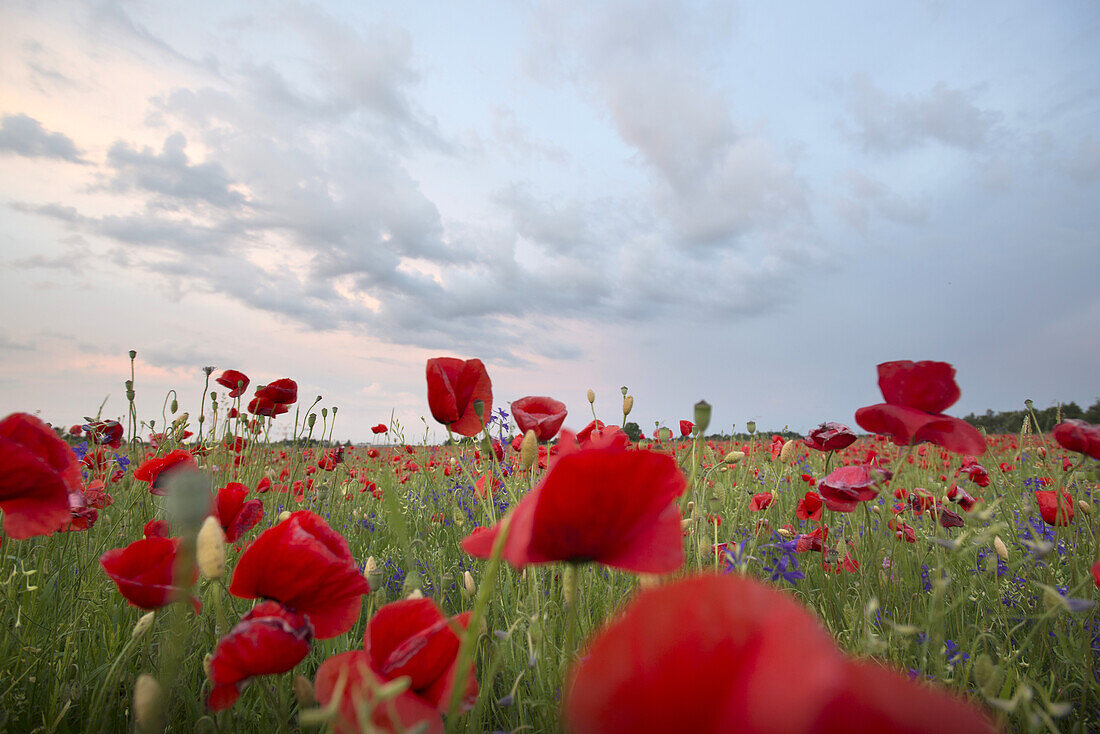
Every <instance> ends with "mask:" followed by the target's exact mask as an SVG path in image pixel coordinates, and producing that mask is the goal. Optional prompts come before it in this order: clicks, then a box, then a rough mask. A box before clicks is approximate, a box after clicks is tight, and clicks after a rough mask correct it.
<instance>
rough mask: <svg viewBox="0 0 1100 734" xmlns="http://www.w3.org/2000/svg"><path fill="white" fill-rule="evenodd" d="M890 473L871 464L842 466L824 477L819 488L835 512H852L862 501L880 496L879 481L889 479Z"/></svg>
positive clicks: (827, 505) (823, 497)
mask: <svg viewBox="0 0 1100 734" xmlns="http://www.w3.org/2000/svg"><path fill="white" fill-rule="evenodd" d="M889 474H890V473H889V472H887V471H885V470H883V469H879V468H877V467H874V466H871V465H869V464H860V465H854V466H842V467H840V468H839V469H834V470H833V471H832V473H830V474H829V476H827V477H825V478H824V479H822V480H821V482H820V483H819V484H818V485H817V489H818V492H820V493H821V499H822V500H823V501H824V502H825V506H826V507H827V508H829V509H830V510H832V511H833V512H852V511H853V510H855V508H856V505H857V504H859V503H860V502H868V501H870V500H873V499H874V498H875V497H877V496H878V483H879V482H881V481H883V480H885V479H889V478H890V477H889Z"/></svg>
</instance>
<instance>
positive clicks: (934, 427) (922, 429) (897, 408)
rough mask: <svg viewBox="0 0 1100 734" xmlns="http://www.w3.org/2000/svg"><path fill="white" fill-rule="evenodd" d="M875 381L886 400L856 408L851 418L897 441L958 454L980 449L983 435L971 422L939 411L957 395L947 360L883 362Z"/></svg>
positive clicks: (953, 369)
mask: <svg viewBox="0 0 1100 734" xmlns="http://www.w3.org/2000/svg"><path fill="white" fill-rule="evenodd" d="M878 384H879V388H880V389H881V390H882V395H883V397H885V398H886V402H885V403H879V404H877V405H869V406H867V407H864V408H860V409H859V410H857V411H856V422H857V423H859V425H860V426H862V427H863V428H864V429H866V430H868V431H871V432H872V433H878V434H882V435H885V436H890V437H891V438H892V439H893V441H894V443H895V444H897V445H898V446H908V445H910V444H917V443H924V442H931V443H934V444H936V445H937V446H941V447H943V448H945V449H947V450H948V451H954V452H955V453H958V454H972V455H974V456H980V455H981V454H983V453H985V449H986V444H985V438H984V437H983V436H982V434H981V433H980V432H979V431H978V429H977V428H974V427H973V426H972V425H970V424H969V423H967V422H966V421H963V420H960V419H958V418H952V417H951V416H948V415H944V414H943V412H942V411H944V410H946V409H947V408H949V407H951V406H952V405H954V404H955V401H957V400H958V399H959V395H960V393H959V386H958V385H957V384H956V383H955V368H954V367H952V366H951V365H949V364H947V363H946V362H911V361H908V360H905V361H899V362H883V363H882V364H880V365H879V366H878Z"/></svg>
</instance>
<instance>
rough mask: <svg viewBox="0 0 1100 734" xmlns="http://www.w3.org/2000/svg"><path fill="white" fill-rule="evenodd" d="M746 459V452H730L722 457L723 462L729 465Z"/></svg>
mask: <svg viewBox="0 0 1100 734" xmlns="http://www.w3.org/2000/svg"><path fill="white" fill-rule="evenodd" d="M744 458H745V452H744V451H731V452H729V453H728V454H726V455H725V456H723V457H722V461H724V462H725V463H727V464H736V463H737V462H739V461H741V459H744Z"/></svg>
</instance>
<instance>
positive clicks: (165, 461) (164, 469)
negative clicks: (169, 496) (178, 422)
mask: <svg viewBox="0 0 1100 734" xmlns="http://www.w3.org/2000/svg"><path fill="white" fill-rule="evenodd" d="M198 468H199V467H198V465H197V464H196V463H195V459H194V457H192V456H191V452H190V451H188V450H187V449H176V450H175V451H172V452H170V453H167V454H165V455H164V456H154V457H153V458H152V459H146V460H145V461H144V462H142V464H141V466H139V467H138V468H137V469H134V479H137V480H138V481H142V482H149V493H150V494H155V495H164V488H165V486H166V485H167V483H168V477H169V475H170V474H171V473H172V472H175V471H181V470H194V469H198Z"/></svg>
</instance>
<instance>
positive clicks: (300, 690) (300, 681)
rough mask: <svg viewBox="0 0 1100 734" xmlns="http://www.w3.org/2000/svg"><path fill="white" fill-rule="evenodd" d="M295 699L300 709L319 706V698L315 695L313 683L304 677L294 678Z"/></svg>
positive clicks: (297, 676)
mask: <svg viewBox="0 0 1100 734" xmlns="http://www.w3.org/2000/svg"><path fill="white" fill-rule="evenodd" d="M294 698H295V700H297V701H298V708H299V709H309V708H313V707H314V706H316V705H317V697H316V696H315V695H314V693H313V683H311V682H310V680H309V678H306V677H305V676H304V675H296V676H294Z"/></svg>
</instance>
